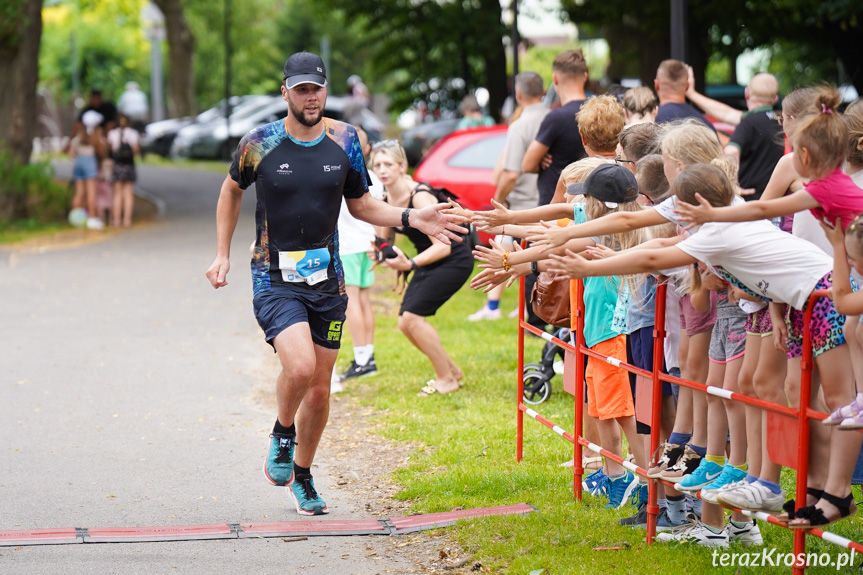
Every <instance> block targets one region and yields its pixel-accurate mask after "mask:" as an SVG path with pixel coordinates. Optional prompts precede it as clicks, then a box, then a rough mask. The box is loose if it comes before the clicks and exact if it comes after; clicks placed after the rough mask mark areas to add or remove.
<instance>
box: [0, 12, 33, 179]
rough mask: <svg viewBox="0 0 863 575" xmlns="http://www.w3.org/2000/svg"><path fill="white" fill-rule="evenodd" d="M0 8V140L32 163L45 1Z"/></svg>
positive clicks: (16, 155) (20, 159)
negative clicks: (1, 119) (35, 104)
mask: <svg viewBox="0 0 863 575" xmlns="http://www.w3.org/2000/svg"><path fill="white" fill-rule="evenodd" d="M2 6H3V7H2V8H0V118H3V121H2V122H0V142H3V144H4V145H5V146H6V147H8V149H9V151H10V152H11V153H12V154H13V155H14V157H15V159H16V160H17V161H18V162H19V163H21V164H27V163H29V162H30V152H32V150H33V136H34V135H35V133H36V106H34V105H33V102H35V101H36V87H37V85H38V82H39V43H40V42H41V40H42V0H6V1H5V2H4V3H3V5H2Z"/></svg>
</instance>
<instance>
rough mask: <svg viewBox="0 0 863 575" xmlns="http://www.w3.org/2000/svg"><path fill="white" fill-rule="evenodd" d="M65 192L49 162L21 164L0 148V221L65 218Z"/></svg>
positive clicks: (58, 219)
mask: <svg viewBox="0 0 863 575" xmlns="http://www.w3.org/2000/svg"><path fill="white" fill-rule="evenodd" d="M67 196H68V192H67V190H66V188H65V187H64V186H62V185H60V184H59V183H57V182H56V181H55V180H54V169H53V168H52V167H51V165H50V164H49V163H47V162H35V163H31V164H27V165H21V164H19V163H18V161H17V160H16V159H15V158H14V156H13V155H12V154H11V153H9V151H8V150H0V222H12V221H16V220H25V219H26V220H34V221H37V222H43V223H48V222H54V221H60V220H64V219H65V217H66V203H67Z"/></svg>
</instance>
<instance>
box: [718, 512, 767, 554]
mask: <svg viewBox="0 0 863 575" xmlns="http://www.w3.org/2000/svg"><path fill="white" fill-rule="evenodd" d="M725 531H726V532H727V533H728V540H729V541H737V542H738V543H740V544H741V545H743V546H744V547H750V546H752V545H764V539H762V537H761V530H760V529H758V524H757V523H756V522H755V520H754V519H753V520H752V521H747V522H746V523H744V524H743V526H742V527H738V526H737V525H735V524H734V521H729V522H728V525H726V526H725Z"/></svg>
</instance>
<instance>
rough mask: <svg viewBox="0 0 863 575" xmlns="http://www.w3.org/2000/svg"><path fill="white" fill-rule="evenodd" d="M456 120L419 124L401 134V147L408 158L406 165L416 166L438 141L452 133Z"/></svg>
mask: <svg viewBox="0 0 863 575" xmlns="http://www.w3.org/2000/svg"><path fill="white" fill-rule="evenodd" d="M456 124H458V118H449V119H446V120H437V121H435V122H428V123H424V124H420V125H419V126H416V127H415V128H411V129H409V130H405V131H404V132H403V133H402V147H403V148H404V149H405V154H406V155H407V157H408V164H409V165H411V166H416V165H417V164H419V162H420V159H421V158H422V157H423V154H425V153H426V152H427V151H428V150H429V149H430V148H431V147H432V146H433V145H434V144H435V142H437V141H438V140H440V139H441V138H443V137H444V136H446V135H447V134H450V133H452V131H453V130H455V126H456Z"/></svg>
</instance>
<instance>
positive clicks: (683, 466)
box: [659, 445, 718, 483]
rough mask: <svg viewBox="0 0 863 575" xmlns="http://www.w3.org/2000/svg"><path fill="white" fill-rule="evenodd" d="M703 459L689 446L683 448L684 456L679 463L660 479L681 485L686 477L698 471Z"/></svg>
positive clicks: (661, 474)
mask: <svg viewBox="0 0 863 575" xmlns="http://www.w3.org/2000/svg"><path fill="white" fill-rule="evenodd" d="M701 459H702V457H701V456H700V455H698V454H697V453H695V451H693V449H692V448H691V447H689V446H688V445H687V446H685V447H684V448H683V455H682V456H680V459H678V460H677V463H675V464H674V466H673V467H669V468H668V469H666V470H665V471H663V472H662V473H660V474H659V477H661V478H662V479H664V480H666V481H668V482H671V483H679V482H680V481H682V480H683V478H684V477H686V476H687V475H689V474H690V473H692V472H694V471H695V470H696V469H698V466H699V464H700V463H701ZM717 477H718V476H717Z"/></svg>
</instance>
